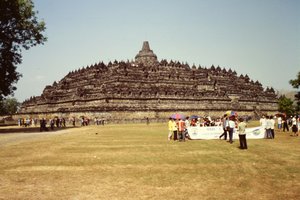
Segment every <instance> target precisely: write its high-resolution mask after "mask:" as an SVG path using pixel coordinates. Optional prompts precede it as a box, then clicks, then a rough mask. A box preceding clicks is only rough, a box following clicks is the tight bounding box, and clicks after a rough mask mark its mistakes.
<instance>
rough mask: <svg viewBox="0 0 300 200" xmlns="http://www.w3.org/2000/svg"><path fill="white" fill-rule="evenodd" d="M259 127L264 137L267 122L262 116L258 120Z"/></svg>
mask: <svg viewBox="0 0 300 200" xmlns="http://www.w3.org/2000/svg"><path fill="white" fill-rule="evenodd" d="M259 123H260V126H261V127H262V128H263V129H264V131H265V132H264V135H266V131H267V127H266V126H267V120H266V117H265V116H264V115H263V116H262V118H260V120H259Z"/></svg>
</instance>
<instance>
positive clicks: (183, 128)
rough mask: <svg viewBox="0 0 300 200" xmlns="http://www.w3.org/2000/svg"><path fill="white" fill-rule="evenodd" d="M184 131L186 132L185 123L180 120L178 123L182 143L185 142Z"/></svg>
mask: <svg viewBox="0 0 300 200" xmlns="http://www.w3.org/2000/svg"><path fill="white" fill-rule="evenodd" d="M184 130H185V123H184V121H183V120H182V119H180V120H179V122H178V135H179V136H178V137H179V142H182V141H183V142H185V136H184Z"/></svg>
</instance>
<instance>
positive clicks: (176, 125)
mask: <svg viewBox="0 0 300 200" xmlns="http://www.w3.org/2000/svg"><path fill="white" fill-rule="evenodd" d="M190 126H199V127H201V126H223V130H224V132H223V133H222V134H221V135H220V136H219V138H220V139H221V138H223V137H224V140H227V136H228V137H229V140H228V142H229V143H230V144H232V143H233V132H234V129H235V128H237V130H238V133H239V141H240V148H241V149H247V148H248V147H247V141H246V134H245V130H246V126H247V124H246V123H245V122H244V120H243V118H240V119H236V116H227V114H225V115H224V116H223V117H222V118H220V119H217V120H215V121H213V123H212V121H210V119H209V117H207V118H204V119H203V120H202V122H201V120H200V119H198V118H193V119H192V120H191V121H190V120H189V117H186V119H185V120H183V119H173V118H169V122H168V130H169V133H168V140H172V139H173V140H178V141H179V142H181V141H183V142H184V141H186V139H191V138H190V136H189V133H188V128H189V127H190Z"/></svg>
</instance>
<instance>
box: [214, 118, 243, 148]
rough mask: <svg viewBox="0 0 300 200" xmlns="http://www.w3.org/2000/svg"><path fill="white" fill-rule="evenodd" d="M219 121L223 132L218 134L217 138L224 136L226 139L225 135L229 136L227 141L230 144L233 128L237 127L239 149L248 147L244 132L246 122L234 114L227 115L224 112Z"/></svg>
mask: <svg viewBox="0 0 300 200" xmlns="http://www.w3.org/2000/svg"><path fill="white" fill-rule="evenodd" d="M221 121H222V126H223V133H222V134H221V135H220V136H219V139H222V138H223V137H224V140H227V136H229V140H228V142H229V143H230V144H232V143H233V132H234V129H235V128H237V131H238V135H239V141H240V149H248V146H247V140H246V133H245V131H246V127H247V124H246V123H245V122H244V119H243V118H239V119H237V117H236V116H234V115H231V116H228V115H227V114H225V115H224V116H223V117H222V119H221Z"/></svg>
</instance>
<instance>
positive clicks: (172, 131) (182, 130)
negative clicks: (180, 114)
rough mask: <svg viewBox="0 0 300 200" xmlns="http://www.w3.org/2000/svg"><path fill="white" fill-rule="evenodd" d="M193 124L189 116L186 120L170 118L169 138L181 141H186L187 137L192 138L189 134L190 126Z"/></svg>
mask: <svg viewBox="0 0 300 200" xmlns="http://www.w3.org/2000/svg"><path fill="white" fill-rule="evenodd" d="M190 126H191V122H190V121H189V117H186V119H185V121H183V119H182V118H181V119H173V118H169V122H168V128H169V134H168V140H172V139H173V140H178V141H180V142H185V141H186V139H190V137H189V135H188V131H187V129H188V127H190Z"/></svg>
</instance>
